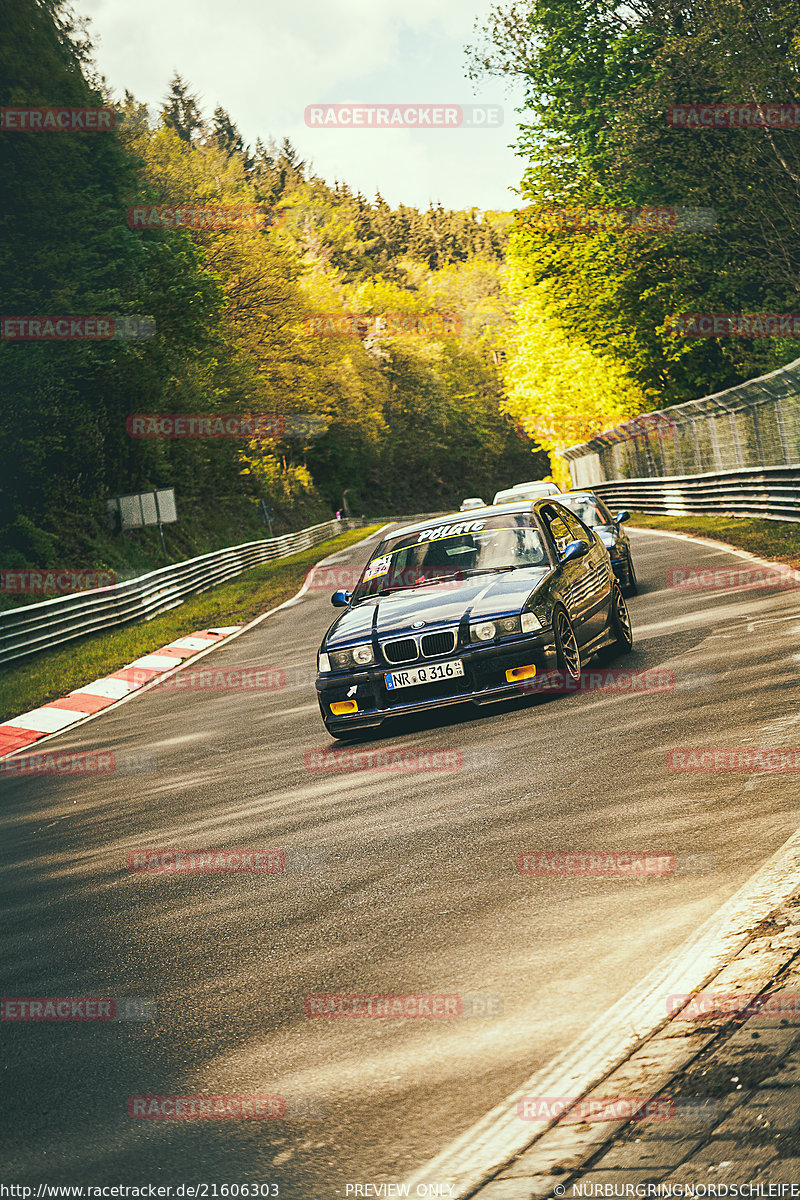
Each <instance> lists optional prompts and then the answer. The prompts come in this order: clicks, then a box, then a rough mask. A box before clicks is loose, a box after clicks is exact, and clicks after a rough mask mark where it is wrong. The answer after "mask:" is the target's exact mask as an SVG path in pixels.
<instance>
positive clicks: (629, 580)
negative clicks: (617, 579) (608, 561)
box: [622, 553, 639, 596]
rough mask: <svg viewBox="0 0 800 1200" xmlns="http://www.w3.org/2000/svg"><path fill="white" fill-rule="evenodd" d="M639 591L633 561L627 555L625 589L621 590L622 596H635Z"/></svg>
mask: <svg viewBox="0 0 800 1200" xmlns="http://www.w3.org/2000/svg"><path fill="white" fill-rule="evenodd" d="M638 591H639V583H638V581H637V579H636V571H635V570H634V566H633V559H632V558H631V556H630V553H629V554H628V565H627V568H626V571H625V587H624V588H623V589H622V594H623V596H635V595H636V594H637V592H638Z"/></svg>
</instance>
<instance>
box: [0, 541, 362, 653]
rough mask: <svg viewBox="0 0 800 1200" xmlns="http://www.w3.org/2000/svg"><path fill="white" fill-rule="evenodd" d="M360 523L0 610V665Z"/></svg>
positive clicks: (172, 604)
mask: <svg viewBox="0 0 800 1200" xmlns="http://www.w3.org/2000/svg"><path fill="white" fill-rule="evenodd" d="M359 523H360V522H358V521H354V520H350V521H336V520H334V521H326V522H324V524H321V525H312V526H311V527H310V528H308V529H301V530H299V531H298V532H297V533H287V534H284V535H283V536H282V537H276V538H265V539H264V540H263V541H258V542H245V543H244V544H243V545H241V546H230V547H228V548H227V549H225V550H215V551H213V552H212V553H211V554H202V555H200V557H199V558H190V559H187V560H186V561H185V562H180V563H175V564H173V565H172V566H169V567H160V568H159V569H158V570H156V571H150V572H148V573H147V574H146V575H137V576H136V577H135V578H134V579H128V580H125V581H124V582H123V583H117V584H114V585H113V587H106V588H97V589H95V590H93V591H89V592H75V593H72V594H71V595H69V596H57V597H55V598H54V599H52V600H43V601H42V602H41V603H37V604H26V605H23V606H22V607H20V608H13V609H10V610H8V611H6V612H3V613H0V664H3V663H9V662H13V661H14V660H16V659H20V658H25V657H26V656H27V655H29V654H35V653H36V652H37V651H39V650H49V649H52V648H53V647H55V646H63V645H64V644H65V643H67V642H70V641H72V640H73V639H75V638H79V637H85V636H86V635H87V634H90V633H97V632H99V631H100V630H103V629H114V628H116V627H118V626H121V625H129V624H132V623H134V622H137V621H149V620H150V619H151V618H152V617H155V616H157V615H158V614H159V613H163V612H167V611H168V610H169V609H171V608H177V606H178V605H179V604H181V603H182V602H183V599H184V597H185V596H191V595H195V594H197V593H199V592H205V591H207V590H208V589H209V588H212V587H216V586H217V585H218V584H220V583H224V582H225V581H226V580H228V579H233V578H234V576H236V575H239V574H241V572H242V571H247V570H248V569H249V568H250V567H255V566H258V564H259V563H263V562H271V561H272V560H273V559H276V558H286V557H287V556H288V555H290V554H297V553H299V552H300V551H301V550H308V549H310V548H311V547H312V546H317V545H319V543H320V542H324V541H326V540H327V539H328V538H331V537H335V536H336V534H337V533H341V532H342V530H344V529H354V528H357V527H358V525H359Z"/></svg>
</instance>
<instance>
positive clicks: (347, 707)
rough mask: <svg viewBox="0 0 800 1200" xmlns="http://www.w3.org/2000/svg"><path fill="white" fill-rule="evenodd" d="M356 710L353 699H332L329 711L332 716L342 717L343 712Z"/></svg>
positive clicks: (356, 706)
mask: <svg viewBox="0 0 800 1200" xmlns="http://www.w3.org/2000/svg"><path fill="white" fill-rule="evenodd" d="M351 712H358V705H357V704H356V702H355V700H334V702H333V704H332V705H331V713H332V714H333V716H334V717H343V716H344V715H345V713H351Z"/></svg>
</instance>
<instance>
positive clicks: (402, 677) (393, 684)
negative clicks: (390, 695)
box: [385, 658, 464, 692]
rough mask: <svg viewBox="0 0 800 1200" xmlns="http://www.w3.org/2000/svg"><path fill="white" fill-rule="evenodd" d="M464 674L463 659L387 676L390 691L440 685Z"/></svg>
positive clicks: (412, 668)
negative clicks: (425, 684)
mask: <svg viewBox="0 0 800 1200" xmlns="http://www.w3.org/2000/svg"><path fill="white" fill-rule="evenodd" d="M463 674H464V664H463V663H462V661H461V659H459V658H454V659H452V660H451V661H450V662H441V663H431V665H430V666H429V667H409V669H408V670H407V671H391V672H390V673H389V674H387V675H386V676H385V679H386V686H387V688H388V689H389V691H390V692H391V691H393V690H394V689H395V688H404V687H417V686H418V685H419V684H421V683H440V682H441V680H443V679H455V678H456V676H457V675H463Z"/></svg>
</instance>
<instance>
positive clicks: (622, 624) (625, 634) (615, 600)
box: [608, 580, 633, 657]
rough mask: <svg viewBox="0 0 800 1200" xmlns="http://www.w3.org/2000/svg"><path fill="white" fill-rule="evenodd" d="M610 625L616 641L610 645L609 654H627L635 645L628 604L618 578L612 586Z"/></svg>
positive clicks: (613, 655)
mask: <svg viewBox="0 0 800 1200" xmlns="http://www.w3.org/2000/svg"><path fill="white" fill-rule="evenodd" d="M608 627H609V629H610V631H611V633H612V634H613V635H614V641H613V642H612V643H611V645H610V646H609V654H610V655H611V656H612V657H616V656H617V655H619V654H627V653H628V651H629V650H630V649H631V648H632V647H633V633H632V632H631V618H630V616H629V614H628V606H627V604H626V603H625V600H624V598H623V595H622V589H621V588H620V586H619V584H618V583H617V582H616V580H615V581H614V583H613V584H612V587H611V611H610V613H609V619H608Z"/></svg>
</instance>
